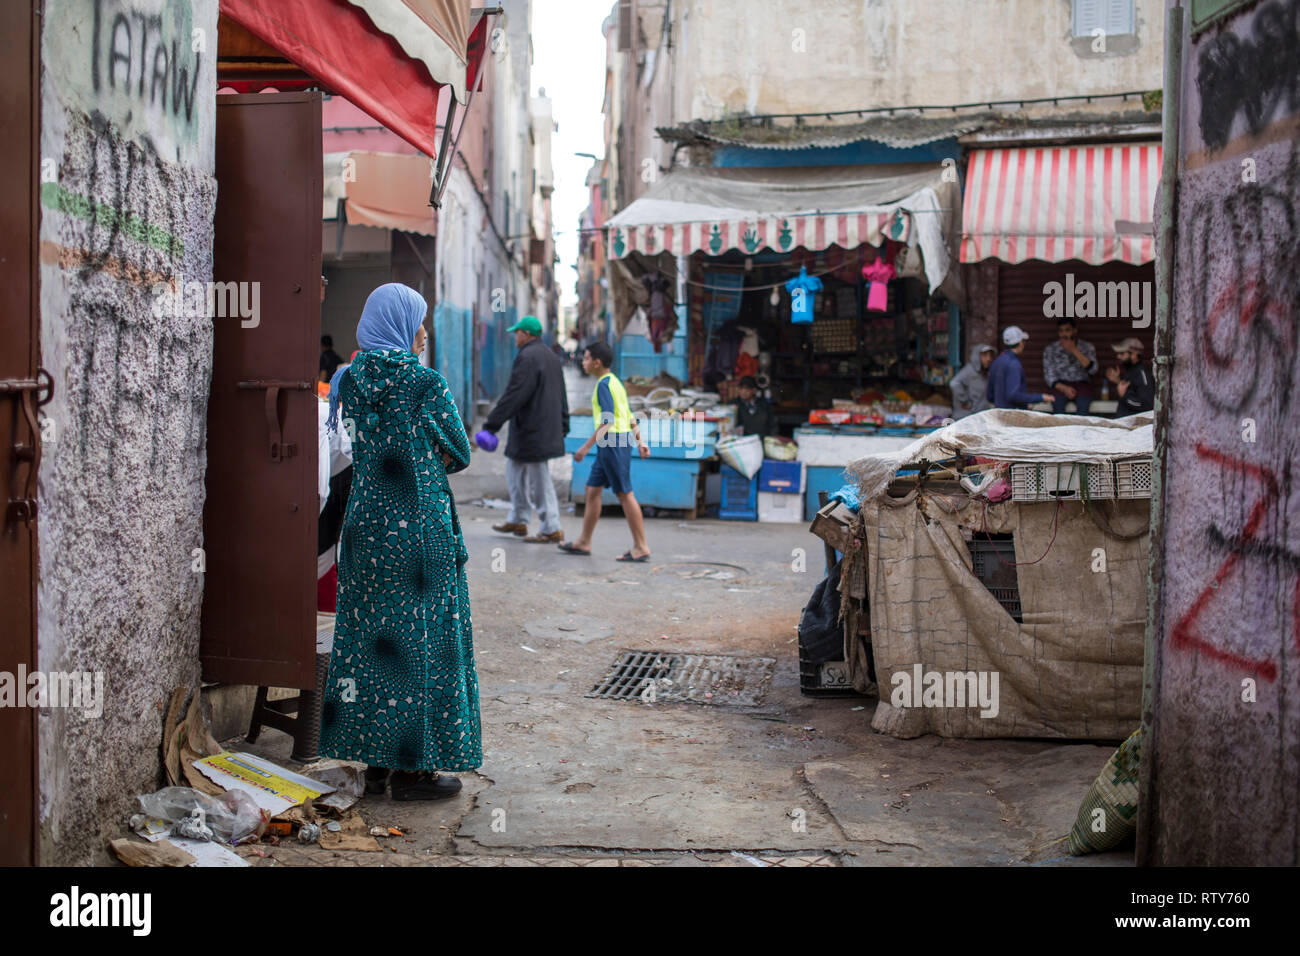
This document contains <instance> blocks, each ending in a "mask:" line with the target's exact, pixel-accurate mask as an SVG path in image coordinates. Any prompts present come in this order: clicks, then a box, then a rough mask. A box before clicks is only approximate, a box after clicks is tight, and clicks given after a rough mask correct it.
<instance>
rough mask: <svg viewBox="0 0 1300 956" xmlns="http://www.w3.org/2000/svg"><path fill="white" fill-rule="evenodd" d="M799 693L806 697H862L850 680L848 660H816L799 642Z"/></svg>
mask: <svg viewBox="0 0 1300 956" xmlns="http://www.w3.org/2000/svg"><path fill="white" fill-rule="evenodd" d="M799 693H801V694H803V695H804V696H805V697H861V696H862V695H861V694H859V693H858V692H857V691H856V690H854V689H853V684H852V682H850V680H849V665H848V662H847V661H821V662H820V663H818V662H814V661H813V660H812V658H811V657H809V655H808V651H807V649H806V648H805V647H804V646H803V642H802V641H800V642H799Z"/></svg>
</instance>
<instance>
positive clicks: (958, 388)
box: [948, 345, 997, 419]
mask: <svg viewBox="0 0 1300 956" xmlns="http://www.w3.org/2000/svg"><path fill="white" fill-rule="evenodd" d="M996 355H997V350H996V349H994V348H993V346H991V345H976V346H975V347H974V348H972V349H971V350H970V361H969V362H967V363H966V364H965V365H963V366H962V369H961V371H960V372H958V373H957V374H956V375H954V376H953V378H952V381H951V382H949V383H948V387H949V388H951V389H952V417H953V418H954V419H957V418H965V417H966V416H967V415H973V414H975V412H982V411H984V409H986V408H992V407H993V406H992V405H990V404H989V400H988V396H987V395H986V394H985V392H986V391H987V389H988V384H989V366H990V365H992V364H993V359H994V357H995V356H996Z"/></svg>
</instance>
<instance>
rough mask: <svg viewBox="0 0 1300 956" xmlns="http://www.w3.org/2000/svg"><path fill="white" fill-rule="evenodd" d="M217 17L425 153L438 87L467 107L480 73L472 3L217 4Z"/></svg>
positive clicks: (237, 0) (434, 140) (338, 0)
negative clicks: (472, 37) (474, 58)
mask: <svg viewBox="0 0 1300 956" xmlns="http://www.w3.org/2000/svg"><path fill="white" fill-rule="evenodd" d="M221 13H222V14H223V15H224V16H227V17H229V18H230V19H231V20H233V21H234V22H236V23H238V24H239V25H240V26H242V27H244V28H245V29H246V30H248V32H249V33H251V34H253V35H254V36H256V37H258V38H259V39H261V40H262V41H263V42H265V43H267V44H268V45H269V46H271V47H273V48H274V49H275V50H276V51H278V52H279V53H280V54H281V55H283V56H284V57H285V58H286V59H288V60H290V61H292V62H293V63H295V64H297V65H298V66H299V67H300V68H301V69H303V70H304V71H306V72H307V73H309V74H311V75H312V76H313V77H316V78H317V79H318V80H320V82H321V83H322V84H323V85H325V86H326V87H328V88H329V89H330V90H332V91H334V92H337V93H339V94H341V95H342V96H344V97H346V98H347V99H348V100H350V101H351V102H352V103H355V104H356V105H357V106H359V107H360V108H361V109H363V110H365V112H366V113H367V114H369V115H370V116H372V117H374V118H375V119H376V120H378V121H379V122H381V123H383V124H384V125H385V126H387V127H388V128H389V129H391V130H392V131H393V132H395V133H397V134H398V135H399V136H401V137H402V139H404V140H406V141H407V142H408V143H410V144H411V145H412V146H414V147H415V148H416V149H419V150H421V151H422V152H424V153H426V154H428V155H429V156H436V155H437V153H438V143H439V140H440V137H439V135H438V129H437V112H438V97H439V94H440V92H441V90H442V87H443V86H451V87H452V91H453V94H454V95H455V96H456V98H457V99H458V100H459V101H461V102H464V101H465V99H466V96H467V91H468V89H469V85H470V83H471V82H472V80H473V77H472V76H470V77H467V72H468V71H470V70H471V69H472V71H473V73H474V74H477V71H478V64H477V63H475V64H470V63H469V57H468V52H467V47H468V45H469V40H468V37H469V33H470V30H469V24H470V13H469V0H275V3H265V2H262V0H221ZM480 25H481V23H480ZM390 30H391V31H393V32H392V33H390V32H387V31H390ZM478 39H479V42H478V44H477V50H478V55H479V58H480V59H481V57H482V50H483V46H484V44H483V43H482V39H481V37H480V38H478ZM269 85H274V83H273V82H272V83H271V84H269Z"/></svg>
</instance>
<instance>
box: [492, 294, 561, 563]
mask: <svg viewBox="0 0 1300 956" xmlns="http://www.w3.org/2000/svg"><path fill="white" fill-rule="evenodd" d="M506 331H508V332H514V333H515V345H516V346H518V348H519V354H517V355H516V356H515V362H514V365H513V366H512V367H511V369H510V381H509V383H507V385H506V390H505V393H504V394H502V396H501V398H500V400H499V401H498V402H497V404H496V407H495V408H493V409H492V412H491V414H489V415H488V418H487V422H486V423H485V424H484V425H483V429H484V431H489V432H491V433H492V434H494V435H495V434H496V433H497V432H498V431H500V430H501V427H502V426H503V425H505V423H506V422H510V437H509V438H508V439H507V440H506V451H505V455H506V484H507V485H508V486H509V488H510V513H509V515H507V516H506V520H505V521H504V522H503V523H501V524H494V525H493V526H492V530H493V531H500V532H501V533H502V534H515V535H518V536H519V537H521V538H523V539H524V540H525V541H527V542H529V543H531V544H540V543H543V542H547V541H551V542H557V543H558V542H560V541H563V540H564V531H563V530H561V528H560V503H559V500H558V499H557V498H556V496H555V482H554V481H552V480H551V473H550V470H549V469H548V468H547V464H546V463H547V462H548V461H549V460H550V459H552V458H559V457H561V456H562V455H563V454H564V436H565V435H567V434H568V433H569V396H568V392H567V390H566V389H565V385H564V364H563V363H562V362H561V361H560V359H559V357H558V356H556V354H555V353H554V352H552V351H551V350H550V349H548V348H547V347H546V345H545V343H544V342H542V323H540V322H538V321H537V319H535V318H534V317H533V316H531V315H526V316H524V317H523V318H522V319H520V320H519V321H518V322H516V323H515V324H514V325H512V326H510V328H509V329H507V330H506ZM533 511H536V512H537V519H538V521H539V522H540V523H541V527H540V528H539V529H538V532H537V534H535V535H530V534H529V533H528V521H529V518H530V516H531V512H533Z"/></svg>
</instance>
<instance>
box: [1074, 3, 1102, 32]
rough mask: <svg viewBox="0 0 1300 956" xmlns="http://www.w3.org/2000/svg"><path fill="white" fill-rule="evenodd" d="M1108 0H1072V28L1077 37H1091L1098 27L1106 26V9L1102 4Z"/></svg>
mask: <svg viewBox="0 0 1300 956" xmlns="http://www.w3.org/2000/svg"><path fill="white" fill-rule="evenodd" d="M1104 2H1107V0H1071V4H1070V6H1071V8H1072V20H1073V23H1072V29H1071V33H1072V34H1073V35H1074V36H1076V37H1090V36H1092V31H1093V30H1095V29H1096V28H1097V27H1101V28H1102V29H1103V30H1104V29H1105V28H1106V22H1105V21H1106V18H1105V10H1104V9H1103V7H1102V4H1103V3H1104Z"/></svg>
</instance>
